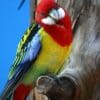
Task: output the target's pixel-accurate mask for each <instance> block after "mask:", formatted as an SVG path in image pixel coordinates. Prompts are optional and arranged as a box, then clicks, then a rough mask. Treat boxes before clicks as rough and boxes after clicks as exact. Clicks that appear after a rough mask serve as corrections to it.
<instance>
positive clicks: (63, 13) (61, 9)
mask: <svg viewBox="0 0 100 100" xmlns="http://www.w3.org/2000/svg"><path fill="white" fill-rule="evenodd" d="M57 12H58V14H59V19H62V18H64V17H65V11H64V9H63V8H59V9H58V10H57Z"/></svg>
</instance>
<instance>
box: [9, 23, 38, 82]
mask: <svg viewBox="0 0 100 100" xmlns="http://www.w3.org/2000/svg"><path fill="white" fill-rule="evenodd" d="M39 29H40V26H39V25H38V24H36V23H33V24H32V25H31V26H30V27H29V28H28V29H27V31H26V32H25V33H24V35H23V37H22V39H21V41H20V42H19V45H18V48H17V52H16V57H15V60H14V62H13V65H12V66H11V69H10V72H9V75H8V79H9V80H11V79H12V77H15V75H16V74H18V72H19V71H21V69H22V67H24V64H25V65H26V66H28V63H27V61H28V60H29V62H31V61H32V60H34V59H35V57H36V55H37V54H38V51H39V48H40V37H39V35H38V34H37V33H38V31H39Z"/></svg>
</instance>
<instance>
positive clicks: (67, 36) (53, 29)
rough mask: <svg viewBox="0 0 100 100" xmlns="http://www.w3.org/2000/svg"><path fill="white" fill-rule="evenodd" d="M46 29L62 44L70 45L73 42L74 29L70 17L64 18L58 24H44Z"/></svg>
mask: <svg viewBox="0 0 100 100" xmlns="http://www.w3.org/2000/svg"><path fill="white" fill-rule="evenodd" d="M43 27H44V29H45V31H46V32H47V33H48V34H50V35H51V37H52V38H53V39H54V41H56V42H57V43H58V44H59V45H60V46H63V47H64V46H68V45H70V44H71V42H72V29H71V22H70V19H69V20H68V18H67V17H65V18H63V19H62V20H60V21H59V22H58V24H56V25H43Z"/></svg>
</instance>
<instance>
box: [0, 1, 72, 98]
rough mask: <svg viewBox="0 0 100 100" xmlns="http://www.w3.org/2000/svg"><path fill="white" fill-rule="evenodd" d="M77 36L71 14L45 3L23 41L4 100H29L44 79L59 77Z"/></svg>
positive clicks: (48, 2)
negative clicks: (39, 78)
mask: <svg viewBox="0 0 100 100" xmlns="http://www.w3.org/2000/svg"><path fill="white" fill-rule="evenodd" d="M72 41H73V34H72V25H71V19H70V16H69V15H68V13H67V11H66V10H65V9H64V8H63V7H61V6H60V5H59V4H57V2H55V0H41V1H40V2H39V4H38V5H37V7H36V15H35V21H33V23H32V24H31V25H30V27H29V28H28V29H27V30H26V32H25V33H24V35H23V37H22V38H21V40H20V42H19V44H18V48H17V52H16V57H15V59H14V62H13V64H12V66H11V69H10V72H9V74H8V80H7V83H6V85H5V87H4V90H3V92H2V94H1V96H0V100H26V98H27V96H28V94H29V92H30V91H31V90H32V89H33V88H34V87H35V83H36V80H37V78H38V77H39V76H41V75H57V74H58V73H59V72H60V71H61V70H62V68H63V64H64V61H65V59H67V58H68V57H69V55H70V52H71V48H72Z"/></svg>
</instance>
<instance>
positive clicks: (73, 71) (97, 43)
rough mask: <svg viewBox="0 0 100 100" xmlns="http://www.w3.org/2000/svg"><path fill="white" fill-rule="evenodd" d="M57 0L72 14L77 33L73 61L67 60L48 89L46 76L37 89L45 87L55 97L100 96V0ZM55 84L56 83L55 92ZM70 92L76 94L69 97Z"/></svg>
mask: <svg viewBox="0 0 100 100" xmlns="http://www.w3.org/2000/svg"><path fill="white" fill-rule="evenodd" d="M33 1H34V0H33ZM58 1H59V3H60V4H61V5H63V6H64V8H65V9H67V10H68V12H69V14H70V16H71V18H72V22H73V25H74V28H73V33H74V34H75V35H74V41H73V50H72V54H71V56H70V62H69V63H66V62H65V65H64V66H65V68H64V70H63V71H62V72H61V73H60V74H59V75H58V76H57V80H59V82H60V83H59V82H57V80H55V79H54V78H53V79H54V80H53V82H52V83H50V84H49V86H48V87H49V90H47V85H46V84H47V83H46V80H47V79H46V78H45V79H44V84H42V85H41V84H40V86H38V87H39V88H38V89H39V90H41V86H42V87H44V88H43V91H46V93H45V94H46V95H48V96H49V97H50V98H52V100H67V99H68V100H100V0H58ZM42 79H43V77H42V78H41V80H42ZM48 79H51V78H48ZM41 80H40V81H41ZM59 84H60V85H59ZM69 84H70V85H69ZM50 86H51V87H50ZM73 86H74V87H75V88H73ZM52 87H55V92H54V89H53V88H52ZM68 87H70V89H69V88H68ZM57 89H58V90H57ZM62 89H63V91H62ZM43 91H42V93H43ZM56 91H60V93H58V92H56ZM69 91H70V92H69ZM52 93H53V94H52ZM69 93H70V94H69ZM73 93H74V96H73ZM63 94H65V95H63ZM68 94H69V95H70V96H73V98H67V97H66V95H68ZM52 95H53V97H54V98H53V97H52ZM58 95H60V98H59V96H58ZM69 95H68V96H69ZM56 96H58V98H57V97H56ZM70 96H69V97H70ZM55 97H56V98H55ZM38 100H39V99H38ZM41 100H45V99H41Z"/></svg>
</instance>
